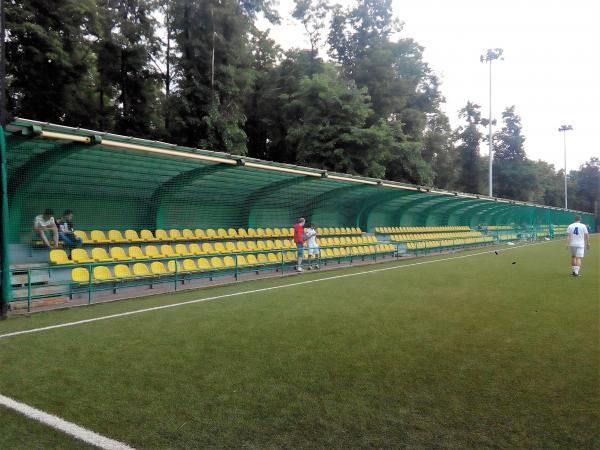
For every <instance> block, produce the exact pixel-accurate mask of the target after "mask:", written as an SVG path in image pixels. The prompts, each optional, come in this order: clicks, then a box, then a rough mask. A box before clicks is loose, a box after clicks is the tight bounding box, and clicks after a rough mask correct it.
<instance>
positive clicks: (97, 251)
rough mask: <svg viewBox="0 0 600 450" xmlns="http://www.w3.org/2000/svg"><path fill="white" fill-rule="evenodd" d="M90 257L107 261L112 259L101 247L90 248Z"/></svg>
mask: <svg viewBox="0 0 600 450" xmlns="http://www.w3.org/2000/svg"><path fill="white" fill-rule="evenodd" d="M91 256H92V258H93V259H94V260H95V261H97V262H109V261H114V258H112V257H111V256H108V254H107V253H106V250H104V248H102V247H95V248H93V249H92V255H91Z"/></svg>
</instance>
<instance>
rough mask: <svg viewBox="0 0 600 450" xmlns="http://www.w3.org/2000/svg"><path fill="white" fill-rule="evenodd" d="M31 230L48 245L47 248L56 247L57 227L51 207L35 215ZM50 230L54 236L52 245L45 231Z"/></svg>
mask: <svg viewBox="0 0 600 450" xmlns="http://www.w3.org/2000/svg"><path fill="white" fill-rule="evenodd" d="M33 231H35V233H36V234H39V236H40V238H41V239H42V241H43V242H44V244H46V245H47V246H48V248H58V227H57V226H56V221H55V220H54V211H52V210H51V209H46V210H45V211H44V214H40V215H39V216H36V217H35V220H34V221H33ZM47 231H51V232H52V236H53V238H54V246H52V245H50V242H49V241H48V238H47V237H46V232H47Z"/></svg>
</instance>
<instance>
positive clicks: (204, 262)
mask: <svg viewBox="0 0 600 450" xmlns="http://www.w3.org/2000/svg"><path fill="white" fill-rule="evenodd" d="M217 259H219V258H217ZM219 261H220V260H219ZM196 264H197V265H198V270H200V271H202V272H207V271H209V270H211V265H210V262H209V261H208V259H206V258H198V261H196Z"/></svg>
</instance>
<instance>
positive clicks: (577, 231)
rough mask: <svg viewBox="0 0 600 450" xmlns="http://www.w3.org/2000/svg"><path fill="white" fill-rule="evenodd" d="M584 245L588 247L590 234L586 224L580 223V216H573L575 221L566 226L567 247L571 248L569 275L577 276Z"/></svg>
mask: <svg viewBox="0 0 600 450" xmlns="http://www.w3.org/2000/svg"><path fill="white" fill-rule="evenodd" d="M585 247H587V248H588V250H589V248H590V235H589V233H588V229H587V226H585V224H583V223H581V217H580V216H575V222H573V223H572V224H571V225H569V227H568V228H567V249H569V250H571V270H572V273H571V275H573V276H574V277H578V276H579V269H580V268H581V259H582V258H583V254H584V250H585Z"/></svg>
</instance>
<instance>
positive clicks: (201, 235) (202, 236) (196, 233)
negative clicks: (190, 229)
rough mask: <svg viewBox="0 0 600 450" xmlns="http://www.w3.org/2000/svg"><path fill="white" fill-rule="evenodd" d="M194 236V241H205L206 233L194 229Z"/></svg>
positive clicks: (199, 229)
mask: <svg viewBox="0 0 600 450" xmlns="http://www.w3.org/2000/svg"><path fill="white" fill-rule="evenodd" d="M194 236H195V237H196V239H206V233H205V232H204V230H203V229H201V228H196V229H195V230H194Z"/></svg>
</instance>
